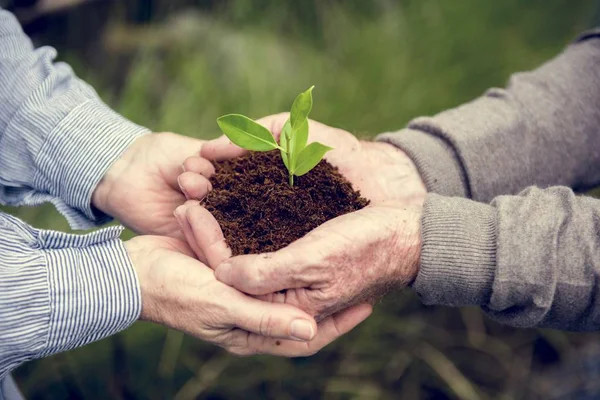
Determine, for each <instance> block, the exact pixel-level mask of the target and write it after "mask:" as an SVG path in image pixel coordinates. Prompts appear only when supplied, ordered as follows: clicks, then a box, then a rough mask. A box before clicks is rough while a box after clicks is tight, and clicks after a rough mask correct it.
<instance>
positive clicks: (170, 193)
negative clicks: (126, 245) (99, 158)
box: [92, 133, 214, 238]
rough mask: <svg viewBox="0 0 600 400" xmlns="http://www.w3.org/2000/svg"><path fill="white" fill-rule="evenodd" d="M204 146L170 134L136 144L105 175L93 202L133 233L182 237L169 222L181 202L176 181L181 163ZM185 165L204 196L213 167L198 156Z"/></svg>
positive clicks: (195, 187) (139, 139)
mask: <svg viewBox="0 0 600 400" xmlns="http://www.w3.org/2000/svg"><path fill="white" fill-rule="evenodd" d="M203 143H204V142H203V141H201V140H198V139H193V138H189V137H186V136H182V135H177V134H174V133H156V134H152V135H145V136H142V137H140V138H138V139H136V140H135V141H134V142H133V144H132V145H131V146H130V147H129V148H128V149H127V151H126V152H125V153H124V154H123V156H122V157H121V158H120V159H119V160H117V161H116V162H115V163H114V164H113V165H112V166H111V168H110V169H109V171H108V172H107V173H106V174H105V176H104V178H103V179H102V181H101V182H100V184H99V185H98V187H97V188H96V190H95V191H94V194H93V196H92V203H93V204H94V206H95V207H96V208H98V209H99V210H101V211H103V212H105V213H106V214H108V215H111V216H113V217H115V218H117V219H119V220H120V221H121V222H122V223H123V224H124V225H126V226H127V227H129V228H131V229H133V230H134V231H135V232H137V233H141V234H154V235H166V236H171V237H179V238H182V237H181V233H180V230H179V226H178V224H177V221H176V220H175V218H174V217H173V211H174V210H175V208H177V206H180V205H181V204H183V203H184V202H185V196H184V195H183V194H182V193H181V190H180V188H179V185H178V182H177V181H178V177H179V175H180V174H181V172H182V165H183V162H184V160H185V159H186V158H188V157H190V156H193V155H197V154H199V152H200V148H201V146H202V144H203ZM188 166H189V168H190V171H193V172H194V174H195V177H194V181H193V182H194V190H195V192H196V193H204V194H205V193H207V192H208V190H209V189H210V187H211V186H210V183H209V182H208V180H207V179H206V177H208V176H210V175H211V174H213V173H214V168H213V166H212V164H211V163H210V162H209V161H207V160H204V159H202V158H200V157H196V158H194V160H193V161H191V162H188Z"/></svg>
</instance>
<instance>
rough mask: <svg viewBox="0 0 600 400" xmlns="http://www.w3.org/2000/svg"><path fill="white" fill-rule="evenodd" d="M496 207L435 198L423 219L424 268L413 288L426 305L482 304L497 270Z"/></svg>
mask: <svg viewBox="0 0 600 400" xmlns="http://www.w3.org/2000/svg"><path fill="white" fill-rule="evenodd" d="M496 230H497V217H496V213H495V210H494V208H493V207H491V206H489V205H486V204H482V203H477V202H474V201H471V200H467V199H461V198H448V197H442V196H439V195H435V194H431V195H429V196H428V197H427V199H426V201H425V204H424V209H423V217H422V220H421V235H422V243H423V245H422V249H421V265H420V269H419V273H418V275H417V278H416V280H415V281H414V283H413V285H412V287H413V289H414V290H415V291H416V293H417V294H418V295H419V296H420V298H421V300H422V301H423V303H425V304H439V305H448V306H466V305H483V304H486V303H487V302H488V300H489V297H490V295H491V291H492V283H493V280H494V274H495V270H496V238H497V232H496Z"/></svg>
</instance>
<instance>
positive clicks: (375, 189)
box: [180, 113, 427, 205]
mask: <svg viewBox="0 0 600 400" xmlns="http://www.w3.org/2000/svg"><path fill="white" fill-rule="evenodd" d="M288 118H289V113H282V114H277V115H272V116H268V117H265V118H262V119H259V120H257V122H258V123H260V124H262V125H263V126H265V127H266V128H267V129H269V130H270V131H271V132H272V133H273V135H274V136H275V138H276V139H277V140H279V136H280V134H281V130H282V128H283V125H284V124H285V122H286V121H287V119H288ZM308 141H309V142H314V141H318V142H321V143H323V144H325V145H327V146H330V147H333V150H332V151H330V152H328V153H327V154H326V155H325V159H326V160H327V161H329V162H330V163H331V164H333V165H334V166H336V167H338V169H339V171H340V173H341V174H342V175H344V177H345V178H346V179H348V181H350V183H351V184H352V186H353V187H354V189H355V190H359V191H360V192H361V194H362V195H363V196H364V197H366V198H368V199H369V200H371V202H372V203H373V204H377V203H380V202H382V201H389V200H398V201H402V202H404V203H406V204H416V205H422V204H423V201H424V199H425V196H426V194H427V191H426V189H425V184H424V183H423V180H422V179H421V176H420V174H419V172H418V170H417V168H416V166H415V164H414V163H413V162H412V160H411V159H410V158H409V157H408V156H407V155H406V153H404V152H403V151H401V150H400V149H398V148H396V147H395V146H393V145H391V144H388V143H379V142H370V141H361V140H358V139H357V138H356V137H355V136H354V135H352V134H350V133H348V132H346V131H344V130H342V129H337V128H332V127H330V126H327V125H325V124H322V123H319V122H316V121H313V120H309V138H308ZM246 152H247V150H244V149H242V148H240V147H238V146H236V145H235V144H233V143H231V141H230V140H229V139H228V138H227V137H226V136H221V137H219V138H218V139H215V140H211V141H207V142H206V143H204V145H203V146H202V151H201V153H200V155H201V157H202V158H204V159H208V160H227V159H231V158H235V157H239V156H241V155H243V154H245V153H246ZM201 157H199V156H196V157H192V158H190V159H188V160H186V162H185V164H184V165H186V166H188V165H189V168H188V170H189V171H188V172H186V173H184V174H183V175H182V176H181V177H180V181H181V184H182V188H183V189H185V191H186V193H187V195H188V197H189V198H195V199H200V198H202V197H203V196H204V195H206V191H205V190H204V187H203V186H202V184H201V183H200V182H199V180H198V178H197V174H196V173H195V172H193V171H192V169H193V167H194V166H195V165H196V164H197V163H198V162H199V161H198V160H199V159H200V158H201Z"/></svg>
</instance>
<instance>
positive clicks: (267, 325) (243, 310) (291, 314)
mask: <svg viewBox="0 0 600 400" xmlns="http://www.w3.org/2000/svg"><path fill="white" fill-rule="evenodd" d="M229 307H230V308H231V309H232V310H235V311H234V314H233V319H232V320H233V322H234V324H233V326H234V327H236V328H239V329H241V330H244V331H247V332H250V333H251V334H254V335H258V336H261V337H263V338H277V339H288V340H293V341H311V340H313V339H314V338H315V336H316V335H317V322H316V321H315V319H314V318H313V317H311V316H310V315H309V314H307V313H306V312H304V311H302V310H300V309H299V308H296V307H293V306H291V305H289V304H276V303H267V302H265V301H260V300H257V299H254V298H252V297H249V296H245V295H244V296H242V295H240V296H239V298H238V299H237V300H234V301H232V300H231V299H230V304H229Z"/></svg>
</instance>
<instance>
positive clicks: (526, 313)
mask: <svg viewBox="0 0 600 400" xmlns="http://www.w3.org/2000/svg"><path fill="white" fill-rule="evenodd" d="M598 221H600V201H599V200H596V199H593V198H590V197H577V196H575V195H574V194H573V192H572V191H571V190H570V189H568V188H565V187H553V188H549V189H546V190H541V189H537V188H531V189H528V190H526V191H524V192H523V193H521V194H520V195H519V196H501V197H498V198H497V199H495V200H494V202H493V203H492V204H491V205H485V204H480V203H476V202H473V201H469V200H464V199H459V198H444V197H441V196H436V195H432V196H430V197H429V199H428V200H427V201H426V203H425V208H424V214H423V220H422V240H423V247H422V254H421V267H420V271H419V274H418V276H417V279H416V281H415V283H414V286H413V287H414V289H415V290H416V292H417V293H418V294H419V295H420V296H421V298H422V299H423V301H424V302H425V303H428V304H444V305H454V306H462V305H479V306H481V307H483V309H484V310H485V311H486V312H487V313H488V314H489V315H490V316H492V317H493V318H495V319H497V320H499V321H501V322H504V323H507V324H509V325H512V326H518V327H534V326H535V327H550V328H557V329H567V330H598V329H600V299H599V296H598V292H599V290H600V286H599V285H598V282H599V278H600V237H599V236H598Z"/></svg>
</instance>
